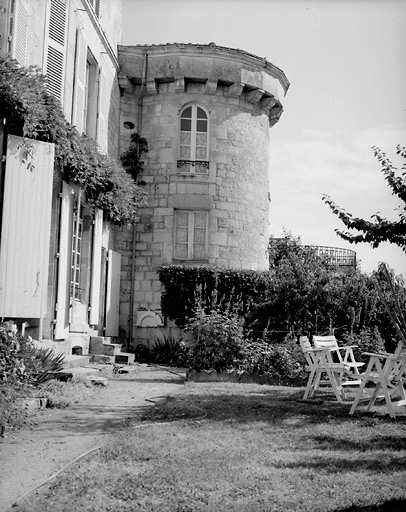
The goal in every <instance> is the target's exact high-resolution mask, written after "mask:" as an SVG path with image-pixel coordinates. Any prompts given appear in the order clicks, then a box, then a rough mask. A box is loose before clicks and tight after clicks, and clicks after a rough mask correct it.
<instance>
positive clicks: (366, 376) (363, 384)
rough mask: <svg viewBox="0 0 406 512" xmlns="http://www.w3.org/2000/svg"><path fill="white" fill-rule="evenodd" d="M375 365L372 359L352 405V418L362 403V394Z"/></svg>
mask: <svg viewBox="0 0 406 512" xmlns="http://www.w3.org/2000/svg"><path fill="white" fill-rule="evenodd" d="M374 364H375V363H374V360H373V358H372V357H371V359H370V360H369V363H368V366H367V369H366V370H365V374H364V376H363V378H362V380H361V384H360V387H359V390H358V393H357V394H356V396H355V398H354V401H353V403H352V406H351V409H350V416H352V415H353V414H354V412H355V409H356V408H357V405H358V402H359V401H360V399H361V397H362V393H363V392H364V389H365V386H366V384H367V382H368V378H369V375H370V373H371V370H372V368H373V366H374Z"/></svg>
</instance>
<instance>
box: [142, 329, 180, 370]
mask: <svg viewBox="0 0 406 512" xmlns="http://www.w3.org/2000/svg"><path fill="white" fill-rule="evenodd" d="M149 355H150V360H151V362H153V363H157V364H166V365H169V366H186V365H187V348H186V344H185V343H184V342H183V341H182V339H180V340H179V341H178V340H175V339H174V338H172V337H166V336H165V337H164V339H163V340H161V339H159V338H158V339H157V340H156V342H155V344H154V345H153V346H152V347H151V349H150V353H149Z"/></svg>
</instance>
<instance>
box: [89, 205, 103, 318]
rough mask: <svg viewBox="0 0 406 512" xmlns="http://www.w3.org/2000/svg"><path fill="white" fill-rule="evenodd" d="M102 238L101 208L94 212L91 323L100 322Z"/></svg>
mask: <svg viewBox="0 0 406 512" xmlns="http://www.w3.org/2000/svg"><path fill="white" fill-rule="evenodd" d="M102 238H103V211H102V210H100V209H99V208H96V209H95V212H94V231H93V254H92V281H91V286H90V318H89V323H90V324H92V325H97V324H98V323H99V311H100V286H101V269H102V266H101V264H102Z"/></svg>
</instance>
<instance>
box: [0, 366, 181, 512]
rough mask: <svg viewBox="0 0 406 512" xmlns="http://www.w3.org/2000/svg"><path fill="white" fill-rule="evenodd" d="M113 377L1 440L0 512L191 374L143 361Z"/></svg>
mask: <svg viewBox="0 0 406 512" xmlns="http://www.w3.org/2000/svg"><path fill="white" fill-rule="evenodd" d="M130 368H131V370H130V373H128V374H124V375H121V376H118V377H114V378H113V379H110V380H109V384H108V386H106V387H104V388H102V389H101V390H100V393H97V395H96V397H94V398H92V399H91V400H88V401H86V402H83V403H81V404H76V405H74V406H72V407H69V408H67V409H59V410H55V409H46V410H45V411H44V413H43V414H41V416H40V419H39V425H38V426H36V427H35V428H34V429H32V428H30V429H23V430H20V431H18V432H15V433H13V434H10V435H9V436H8V437H6V438H4V439H2V440H1V441H0V512H4V511H6V510H7V509H8V508H9V507H10V506H11V505H12V504H13V503H14V502H15V500H16V499H18V498H19V497H20V496H23V495H25V494H26V493H27V492H28V491H30V490H31V489H33V488H34V487H36V486H37V485H39V484H41V483H42V482H44V481H45V480H46V479H47V478H49V477H50V476H52V475H54V474H55V473H56V472H58V471H59V470H60V469H61V468H63V467H65V466H66V465H67V464H69V463H70V462H71V461H72V460H74V459H75V458H76V457H78V456H80V455H81V454H83V453H86V452H87V451H89V450H91V449H92V448H95V447H97V446H100V445H101V444H103V442H104V439H103V437H104V436H105V435H106V434H111V433H114V431H116V430H117V429H119V428H121V427H122V426H123V425H124V423H125V421H126V420H127V419H128V418H134V417H136V416H137V415H138V414H139V413H140V409H141V408H143V407H145V406H147V405H152V404H151V402H148V401H146V399H148V398H152V397H157V396H163V395H170V394H175V393H177V392H179V391H181V390H182V388H183V386H182V385H181V384H182V383H183V380H184V376H185V373H184V372H182V371H180V370H179V371H178V370H176V371H172V370H169V369H168V370H167V369H164V368H157V367H149V366H144V365H137V366H135V367H130Z"/></svg>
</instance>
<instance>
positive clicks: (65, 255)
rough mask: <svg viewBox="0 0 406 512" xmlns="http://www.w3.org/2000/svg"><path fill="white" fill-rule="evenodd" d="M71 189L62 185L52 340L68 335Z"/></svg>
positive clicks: (71, 227)
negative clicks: (56, 287) (56, 289)
mask: <svg viewBox="0 0 406 512" xmlns="http://www.w3.org/2000/svg"><path fill="white" fill-rule="evenodd" d="M73 200H74V192H73V189H72V188H71V187H70V186H69V185H68V184H67V183H65V182H63V184H62V198H61V215H60V225H59V250H58V292H57V299H56V323H55V331H54V338H55V339H57V340H60V339H66V338H67V337H68V334H69V307H70V281H71V256H72V229H73Z"/></svg>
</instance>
